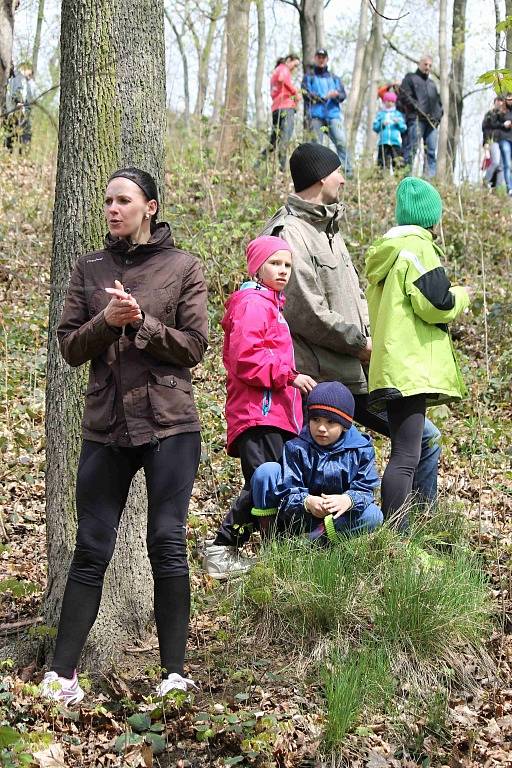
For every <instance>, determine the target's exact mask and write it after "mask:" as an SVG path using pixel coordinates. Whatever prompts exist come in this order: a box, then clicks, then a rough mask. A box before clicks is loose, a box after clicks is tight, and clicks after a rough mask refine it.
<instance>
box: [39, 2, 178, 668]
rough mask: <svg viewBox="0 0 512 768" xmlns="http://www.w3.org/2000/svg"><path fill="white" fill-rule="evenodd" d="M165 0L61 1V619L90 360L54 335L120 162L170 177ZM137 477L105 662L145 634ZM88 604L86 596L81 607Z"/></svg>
mask: <svg viewBox="0 0 512 768" xmlns="http://www.w3.org/2000/svg"><path fill="white" fill-rule="evenodd" d="M163 31H164V17H163V0H82V1H81V2H80V3H77V2H76V0H63V2H62V11H61V99H60V118H59V153H58V162H57V179H56V193H55V209H54V221H53V224H54V238H53V254H52V266H51V295H50V313H49V341H48V370H47V383H48V386H47V406H46V440H47V474H46V488H47V490H46V510H47V544H48V587H47V594H46V598H45V606H44V610H45V619H46V623H47V624H48V625H50V626H55V625H56V624H57V621H58V617H59V612H60V603H61V598H62V593H63V590H64V585H65V581H66V576H67V570H68V566H69V562H70V558H71V554H72V550H73V543H74V535H75V527H76V520H75V517H76V513H75V506H74V484H75V474H76V464H77V458H78V451H79V447H80V414H81V411H82V407H83V381H84V370H83V369H78V370H77V369H71V368H69V367H68V366H67V364H66V363H64V361H63V360H62V358H61V356H60V354H59V351H58V348H57V341H56V332H55V331H56V326H57V323H58V320H59V317H60V313H61V309H62V305H63V301H64V296H65V292H66V287H67V284H68V279H69V275H70V272H71V270H72V269H73V266H74V262H75V260H76V258H77V256H78V255H79V254H80V253H83V252H84V251H87V250H90V249H93V248H97V247H98V246H100V245H101V243H102V238H103V234H104V230H105V224H104V220H103V217H102V197H103V193H104V188H105V184H106V181H107V178H108V176H109V174H110V173H111V172H112V171H113V170H115V168H116V167H120V166H123V165H138V166H140V167H142V168H144V169H147V170H148V171H149V172H150V173H152V174H153V175H154V176H155V177H156V179H157V180H158V182H159V186H160V189H162V185H163V174H164V134H165V51H164V36H163ZM142 487H143V484H142V482H141V479H140V477H139V478H137V479H136V481H135V483H134V488H133V489H132V492H131V494H130V500H129V502H128V505H127V508H126V510H125V513H124V515H123V520H122V523H121V526H120V530H119V537H118V544H117V549H116V554H115V555H114V558H113V560H112V563H111V565H110V567H109V569H108V572H107V577H106V580H105V587H104V591H103V599H102V605H101V610H100V615H99V617H98V620H97V622H96V626H95V628H94V630H93V631H92V632H91V635H90V638H89V641H88V644H87V647H86V652H85V654H84V657H85V658H84V661H85V664H86V665H87V664H88V665H90V666H94V669H95V670H98V669H100V670H101V669H105V668H106V667H107V666H108V665H109V664H110V662H111V660H112V659H115V658H116V657H117V656H118V655H119V654H120V653H121V652H122V650H123V646H124V645H125V644H126V643H127V642H133V640H134V638H136V637H140V636H142V635H143V633H144V630H145V628H146V626H147V623H148V620H149V618H150V614H151V606H152V587H151V584H152V579H151V574H150V569H149V564H148V560H147V557H146V554H145V523H146V515H145V499H144V494H143V493H142ZM77 610H79V606H78V607H77Z"/></svg>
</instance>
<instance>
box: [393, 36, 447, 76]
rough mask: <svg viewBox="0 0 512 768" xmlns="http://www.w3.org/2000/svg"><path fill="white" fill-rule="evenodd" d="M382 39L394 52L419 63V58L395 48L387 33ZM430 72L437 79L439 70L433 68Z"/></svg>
mask: <svg viewBox="0 0 512 768" xmlns="http://www.w3.org/2000/svg"><path fill="white" fill-rule="evenodd" d="M384 39H385V41H386V43H387V44H388V45H389V47H390V48H391V50H393V51H395V53H398V55H399V56H403V58H404V59H407V60H408V61H412V63H413V64H416V65H418V64H419V59H415V58H414V56H410V55H409V54H408V53H404V52H403V51H401V50H400V48H397V47H396V45H395V44H394V42H393V41H392V40H391V38H389V37H388V36H387V35H384ZM432 74H433V75H434V77H437V79H438V80H439V72H437V71H436V70H435V69H433V70H432Z"/></svg>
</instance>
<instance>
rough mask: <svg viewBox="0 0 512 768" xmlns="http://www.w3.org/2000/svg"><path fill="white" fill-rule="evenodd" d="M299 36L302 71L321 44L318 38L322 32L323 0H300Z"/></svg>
mask: <svg viewBox="0 0 512 768" xmlns="http://www.w3.org/2000/svg"><path fill="white" fill-rule="evenodd" d="M298 10H299V24H300V38H301V42H302V66H303V68H304V72H306V71H307V67H308V66H310V65H311V64H312V63H313V59H314V56H315V51H316V49H317V48H320V47H321V46H322V45H323V40H319V39H318V35H319V34H323V30H324V22H323V14H324V3H323V0H302V2H301V4H300V7H299V9H298Z"/></svg>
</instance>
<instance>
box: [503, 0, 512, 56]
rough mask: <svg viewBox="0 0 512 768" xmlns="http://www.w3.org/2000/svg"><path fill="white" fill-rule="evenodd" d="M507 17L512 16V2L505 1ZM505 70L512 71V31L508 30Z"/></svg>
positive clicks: (510, 0)
mask: <svg viewBox="0 0 512 768" xmlns="http://www.w3.org/2000/svg"><path fill="white" fill-rule="evenodd" d="M505 16H512V0H505ZM505 48H506V49H507V52H506V54H505V68H506V69H512V29H507V32H506V36H505Z"/></svg>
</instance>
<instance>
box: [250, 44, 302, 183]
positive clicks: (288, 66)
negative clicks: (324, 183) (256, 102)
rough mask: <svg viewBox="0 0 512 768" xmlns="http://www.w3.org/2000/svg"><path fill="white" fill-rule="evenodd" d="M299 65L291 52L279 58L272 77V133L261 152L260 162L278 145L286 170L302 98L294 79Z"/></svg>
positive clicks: (280, 159)
mask: <svg viewBox="0 0 512 768" xmlns="http://www.w3.org/2000/svg"><path fill="white" fill-rule="evenodd" d="M298 66H299V57H298V56H297V55H296V54H295V53H289V54H288V56H286V57H285V58H284V59H278V60H277V64H276V68H275V69H274V71H273V72H272V77H271V78H270V94H271V96H272V133H271V134H270V141H269V144H268V146H267V147H266V148H265V149H264V150H263V152H262V153H261V156H260V159H259V162H258V165H259V163H261V161H262V160H264V159H265V158H266V157H267V156H268V155H269V154H270V153H272V152H274V150H275V148H276V145H277V150H278V157H279V168H280V170H281V171H285V170H286V163H287V160H288V145H289V143H290V140H291V138H292V136H293V128H294V123H295V112H296V110H297V103H298V102H299V100H300V89H299V88H297V87H296V86H295V85H294V84H293V81H292V73H293V72H294V71H295V70H296V69H297V67H298Z"/></svg>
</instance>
